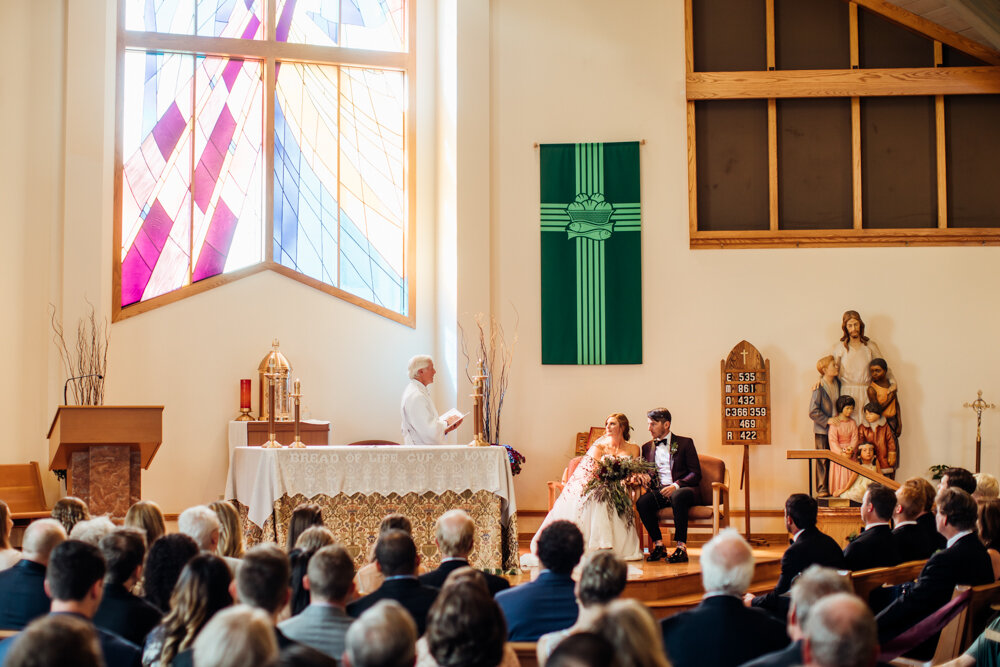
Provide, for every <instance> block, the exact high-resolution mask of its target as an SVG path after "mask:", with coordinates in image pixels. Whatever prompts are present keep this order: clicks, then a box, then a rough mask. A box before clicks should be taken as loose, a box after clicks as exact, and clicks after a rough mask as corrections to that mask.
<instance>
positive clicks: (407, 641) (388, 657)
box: [199, 600, 417, 667]
mask: <svg viewBox="0 0 1000 667" xmlns="http://www.w3.org/2000/svg"><path fill="white" fill-rule="evenodd" d="M416 644H417V627H416V625H415V624H414V623H413V617H412V616H411V615H410V614H409V613H407V611H406V610H405V609H404V608H403V606H402V605H400V604H399V603H398V602H396V601H395V600H380V601H378V602H377V603H376V604H375V605H374V606H372V607H370V608H369V609H368V610H366V611H365V613H363V614H361V616H360V618H358V620H357V621H355V622H354V623H353V624H352V625H351V628H350V629H349V630H348V631H347V636H346V637H345V638H344V655H343V660H342V662H343V664H344V667H413V663H414V661H415V660H416V655H417V649H416ZM199 667H201V666H200V665H199Z"/></svg>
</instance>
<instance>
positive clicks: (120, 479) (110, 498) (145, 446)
mask: <svg viewBox="0 0 1000 667" xmlns="http://www.w3.org/2000/svg"><path fill="white" fill-rule="evenodd" d="M48 439H49V457H50V462H49V470H62V469H65V470H66V491H67V493H69V494H70V495H72V496H77V497H78V498H81V499H82V500H83V501H84V502H86V503H87V506H88V507H89V508H90V513H91V515H93V516H100V515H102V514H110V515H111V516H112V517H115V518H123V517H124V516H125V512H126V511H128V508H129V507H130V506H131V505H132V504H134V503H136V502H138V501H139V500H140V498H141V480H140V472H139V469H140V468H146V469H149V463H150V461H152V460H153V455H154V454H156V450H157V449H158V448H159V447H160V442H161V441H162V440H163V406H162V405H155V406H145V405H142V406H115V405H63V406H60V407H59V409H58V410H57V411H56V416H55V418H54V419H53V420H52V426H51V427H50V428H49V435H48Z"/></svg>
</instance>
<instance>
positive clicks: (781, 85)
mask: <svg viewBox="0 0 1000 667" xmlns="http://www.w3.org/2000/svg"><path fill="white" fill-rule="evenodd" d="M762 1H763V2H764V3H765V22H766V26H765V29H766V45H767V71H743V72H696V71H695V70H694V28H693V25H692V13H693V12H692V3H693V0H685V15H684V20H685V40H686V51H685V71H686V75H687V134H688V207H689V231H690V247H691V248H697V249H719V248H760V247H771V248H787V247H817V246H845V247H858V246H908V245H923V246H928V245H932V246H942V245H1000V223H998V227H997V228H987V229H983V228H949V227H948V217H947V170H946V163H945V108H944V99H945V96H947V95H983V94H1000V51H996V50H993V49H989V48H987V47H985V46H983V45H981V44H979V43H977V42H974V41H972V40H970V39H968V38H966V37H963V36H962V35H959V34H957V33H954V32H952V31H950V30H947V29H945V28H943V27H941V26H939V25H937V24H936V23H933V22H931V21H929V20H927V19H925V18H923V17H921V16H918V15H916V14H913V13H911V12H909V11H907V10H905V9H902V8H900V7H897V6H895V5H891V4H889V3H888V2H885V0H853V1H852V0H844V1H845V2H847V4H848V6H849V7H848V10H849V12H850V23H849V29H850V60H851V66H852V67H851V69H846V70H780V71H778V70H775V34H774V0H762ZM858 7H862V8H864V9H867V10H870V11H872V12H874V13H875V14H878V15H880V16H882V17H883V18H885V19H888V20H889V21H891V22H893V23H895V24H897V25H900V26H902V27H904V28H906V29H908V30H911V31H914V32H917V33H919V34H921V35H923V36H925V37H927V38H928V39H931V40H933V43H934V62H935V67H931V68H892V69H858V64H859V52H858ZM942 45H947V46H950V47H952V48H955V49H958V50H960V51H963V52H965V53H967V54H969V55H971V56H973V57H975V58H978V59H979V60H982V61H984V62H986V63H989V65H988V66H983V67H942V66H941V64H942V48H943V46H942ZM899 95H919V96H925V97H934V99H935V135H936V137H935V139H936V148H937V151H936V152H937V158H936V159H937V163H936V166H937V170H936V171H937V197H938V210H937V217H938V226H937V227H936V228H919V229H866V228H864V226H863V219H864V218H863V216H864V211H863V208H862V199H861V183H862V180H861V111H860V98H862V97H884V96H899ZM845 97H846V98H850V100H851V149H852V150H851V153H852V155H851V157H852V159H851V162H852V183H853V228H852V229H830V230H801V231H800V230H782V229H779V221H778V165H777V156H778V130H777V111H776V100H778V99H782V98H845ZM751 99H764V100H767V111H768V123H767V125H768V128H767V141H768V201H769V216H768V217H769V221H768V222H769V225H768V229H759V230H752V231H701V230H699V229H698V174H697V168H696V167H697V147H696V143H695V137H696V134H695V102H697V101H705V100H751Z"/></svg>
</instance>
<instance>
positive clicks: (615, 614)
mask: <svg viewBox="0 0 1000 667" xmlns="http://www.w3.org/2000/svg"><path fill="white" fill-rule="evenodd" d="M590 631H591V632H594V633H595V634H597V635H600V636H601V637H604V638H605V639H607V640H608V643H610V644H611V647H612V649H613V650H614V654H615V660H614V662H613V664H614V665H616V666H617V667H670V662H669V661H668V660H667V656H666V655H665V654H664V652H663V644H661V643H660V641H659V638H660V633H659V630H658V628H657V627H656V621H655V620H653V615H652V614H650V613H649V610H648V609H646V607H644V606H643V604H642V603H641V602H639V601H638V600H631V599H627V600H612V601H611V602H609V603H608V606H607V607H606V608H605V610H604V613H602V614H601V615H600V616H598V617H597V620H596V621H594V622H593V623H592V624H591V627H590ZM714 641H716V642H718V641H719V638H718V636H717V637H716V638H715V639H714ZM703 664H706V665H707V664H711V663H708V662H705V663H703Z"/></svg>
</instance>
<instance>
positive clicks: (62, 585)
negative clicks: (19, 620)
mask: <svg viewBox="0 0 1000 667" xmlns="http://www.w3.org/2000/svg"><path fill="white" fill-rule="evenodd" d="M45 589H46V591H47V592H48V594H49V596H50V597H51V598H52V612H51V613H52V614H71V615H73V616H75V617H77V618H79V619H81V620H84V621H86V622H87V624H88V625H91V619H93V617H94V614H95V613H96V612H97V608H98V607H99V606H100V604H101V597H102V596H103V593H104V557H103V556H101V552H100V550H98V548H97V547H95V546H94V545H92V544H87V543H86V542H81V541H80V540H66V541H64V542H62V543H61V544H59V546H57V547H56V548H55V549H53V550H52V557H51V558H50V559H49V565H48V568H47V570H46V572H45ZM92 627H95V630H96V632H97V640H98V643H99V644H100V645H101V652H102V653H103V655H104V663H105V664H106V665H107V667H139V665H141V664H142V651H141V650H140V649H139V647H138V646H136V645H135V644H133V643H132V642H129V641H126V640H124V639H122V638H121V637H119V636H118V635H116V634H114V633H113V632H108V631H107V630H105V629H103V628H99V627H96V626H92ZM13 641H14V638H13V637H12V638H10V639H8V640H5V641H4V642H0V664H2V663H3V660H4V656H5V655H6V653H7V651H8V650H9V648H10V647H9V644H10V643H13Z"/></svg>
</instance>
